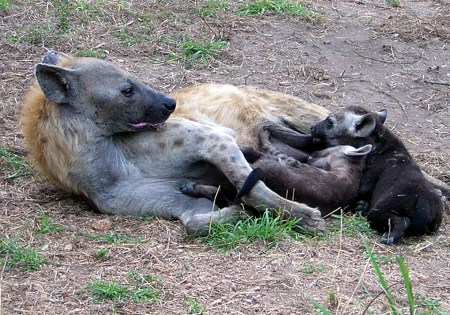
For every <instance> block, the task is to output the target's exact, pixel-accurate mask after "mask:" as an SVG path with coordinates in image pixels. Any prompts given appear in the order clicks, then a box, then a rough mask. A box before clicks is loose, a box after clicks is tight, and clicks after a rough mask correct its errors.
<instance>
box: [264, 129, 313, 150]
mask: <svg viewBox="0 0 450 315" xmlns="http://www.w3.org/2000/svg"><path fill="white" fill-rule="evenodd" d="M267 129H268V131H269V133H270V135H271V136H272V137H273V138H275V139H277V140H279V141H280V142H282V143H284V144H286V145H288V146H290V147H292V148H294V149H298V150H302V151H307V152H311V151H314V150H315V148H314V144H313V141H312V136H311V135H305V134H302V133H300V132H298V131H295V130H293V129H290V128H286V127H284V126H282V125H279V124H272V125H270V126H269V127H268V128H267Z"/></svg>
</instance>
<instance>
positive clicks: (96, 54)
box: [73, 49, 106, 59]
mask: <svg viewBox="0 0 450 315" xmlns="http://www.w3.org/2000/svg"><path fill="white" fill-rule="evenodd" d="M73 55H74V56H75V57H93V58H99V59H103V58H105V56H106V54H105V52H104V51H101V50H92V49H87V50H80V51H77V52H75V53H74V54H73Z"/></svg>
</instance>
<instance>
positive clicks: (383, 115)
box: [374, 109, 387, 124]
mask: <svg viewBox="0 0 450 315" xmlns="http://www.w3.org/2000/svg"><path fill="white" fill-rule="evenodd" d="M374 114H375V115H376V116H377V118H378V120H379V121H380V122H381V123H382V124H384V122H385V121H386V117H387V110H385V109H380V110H378V111H376V112H374Z"/></svg>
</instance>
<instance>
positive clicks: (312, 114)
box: [171, 84, 329, 147]
mask: <svg viewBox="0 0 450 315" xmlns="http://www.w3.org/2000/svg"><path fill="white" fill-rule="evenodd" d="M171 96H172V97H174V98H175V99H176V100H177V109H176V111H175V113H174V114H173V115H174V116H177V117H183V118H187V119H191V120H195V121H202V122H214V123H216V124H219V125H222V126H225V127H228V128H231V129H233V130H234V131H235V132H236V136H237V142H238V144H239V145H240V146H253V147H255V146H257V144H258V135H259V132H260V131H261V128H262V127H265V126H268V125H273V124H275V125H283V126H285V127H290V128H295V129H296V130H297V131H300V132H302V133H309V132H310V127H311V126H312V125H313V124H315V123H317V122H318V121H320V120H322V119H324V118H325V117H327V116H328V114H329V111H328V110H326V109H325V108H323V107H321V106H319V105H315V104H312V103H309V102H306V101H304V100H302V99H300V98H298V97H295V96H292V95H287V94H283V93H280V92H275V91H269V90H264V89H259V88H257V87H254V86H239V87H237V86H233V85H228V84H200V85H194V86H190V87H187V88H184V89H181V90H178V91H176V92H174V93H172V95H171Z"/></svg>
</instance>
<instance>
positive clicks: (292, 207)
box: [198, 129, 325, 231]
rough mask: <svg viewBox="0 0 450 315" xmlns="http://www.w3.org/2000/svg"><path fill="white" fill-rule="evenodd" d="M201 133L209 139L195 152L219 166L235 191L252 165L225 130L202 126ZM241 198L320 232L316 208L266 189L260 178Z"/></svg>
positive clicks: (258, 208)
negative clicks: (294, 219)
mask: <svg viewBox="0 0 450 315" xmlns="http://www.w3.org/2000/svg"><path fill="white" fill-rule="evenodd" d="M204 131H205V133H206V134H205V136H206V137H207V138H208V139H209V140H210V141H208V142H207V141H205V142H204V143H203V144H202V146H201V148H199V151H198V154H199V155H200V157H201V158H202V159H204V160H206V161H208V162H210V163H211V164H214V165H215V166H216V167H217V168H219V169H220V170H221V171H222V172H223V174H224V175H225V176H226V177H227V178H228V179H229V181H230V182H231V183H232V184H233V185H234V186H235V187H236V189H237V190H238V191H240V190H241V188H242V187H243V185H244V182H245V180H246V179H247V177H248V176H249V175H250V173H251V172H252V168H251V167H250V165H249V164H248V162H247V161H246V160H245V157H244V155H243V153H242V152H241V150H239V147H238V145H237V143H236V141H235V139H234V138H233V137H232V136H230V135H229V134H228V133H224V132H221V130H220V129H206V130H204ZM242 201H243V202H244V203H245V204H247V205H250V206H252V207H253V208H255V209H257V210H258V211H260V212H263V211H264V210H265V209H266V208H269V209H275V210H280V211H282V213H283V217H284V218H298V219H300V221H299V225H302V226H304V227H306V228H308V229H310V230H313V231H322V230H324V228H325V222H324V220H323V219H322V217H321V215H320V211H319V210H317V209H316V208H311V207H309V206H307V205H305V204H301V203H297V202H293V201H290V200H287V199H285V198H282V197H281V196H279V195H278V194H276V193H275V192H273V191H272V190H270V189H269V188H268V187H267V186H266V185H265V184H264V183H263V182H262V181H259V182H257V183H256V185H255V186H254V187H253V188H252V189H251V190H250V192H248V194H246V195H245V196H243V197H242Z"/></svg>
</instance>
